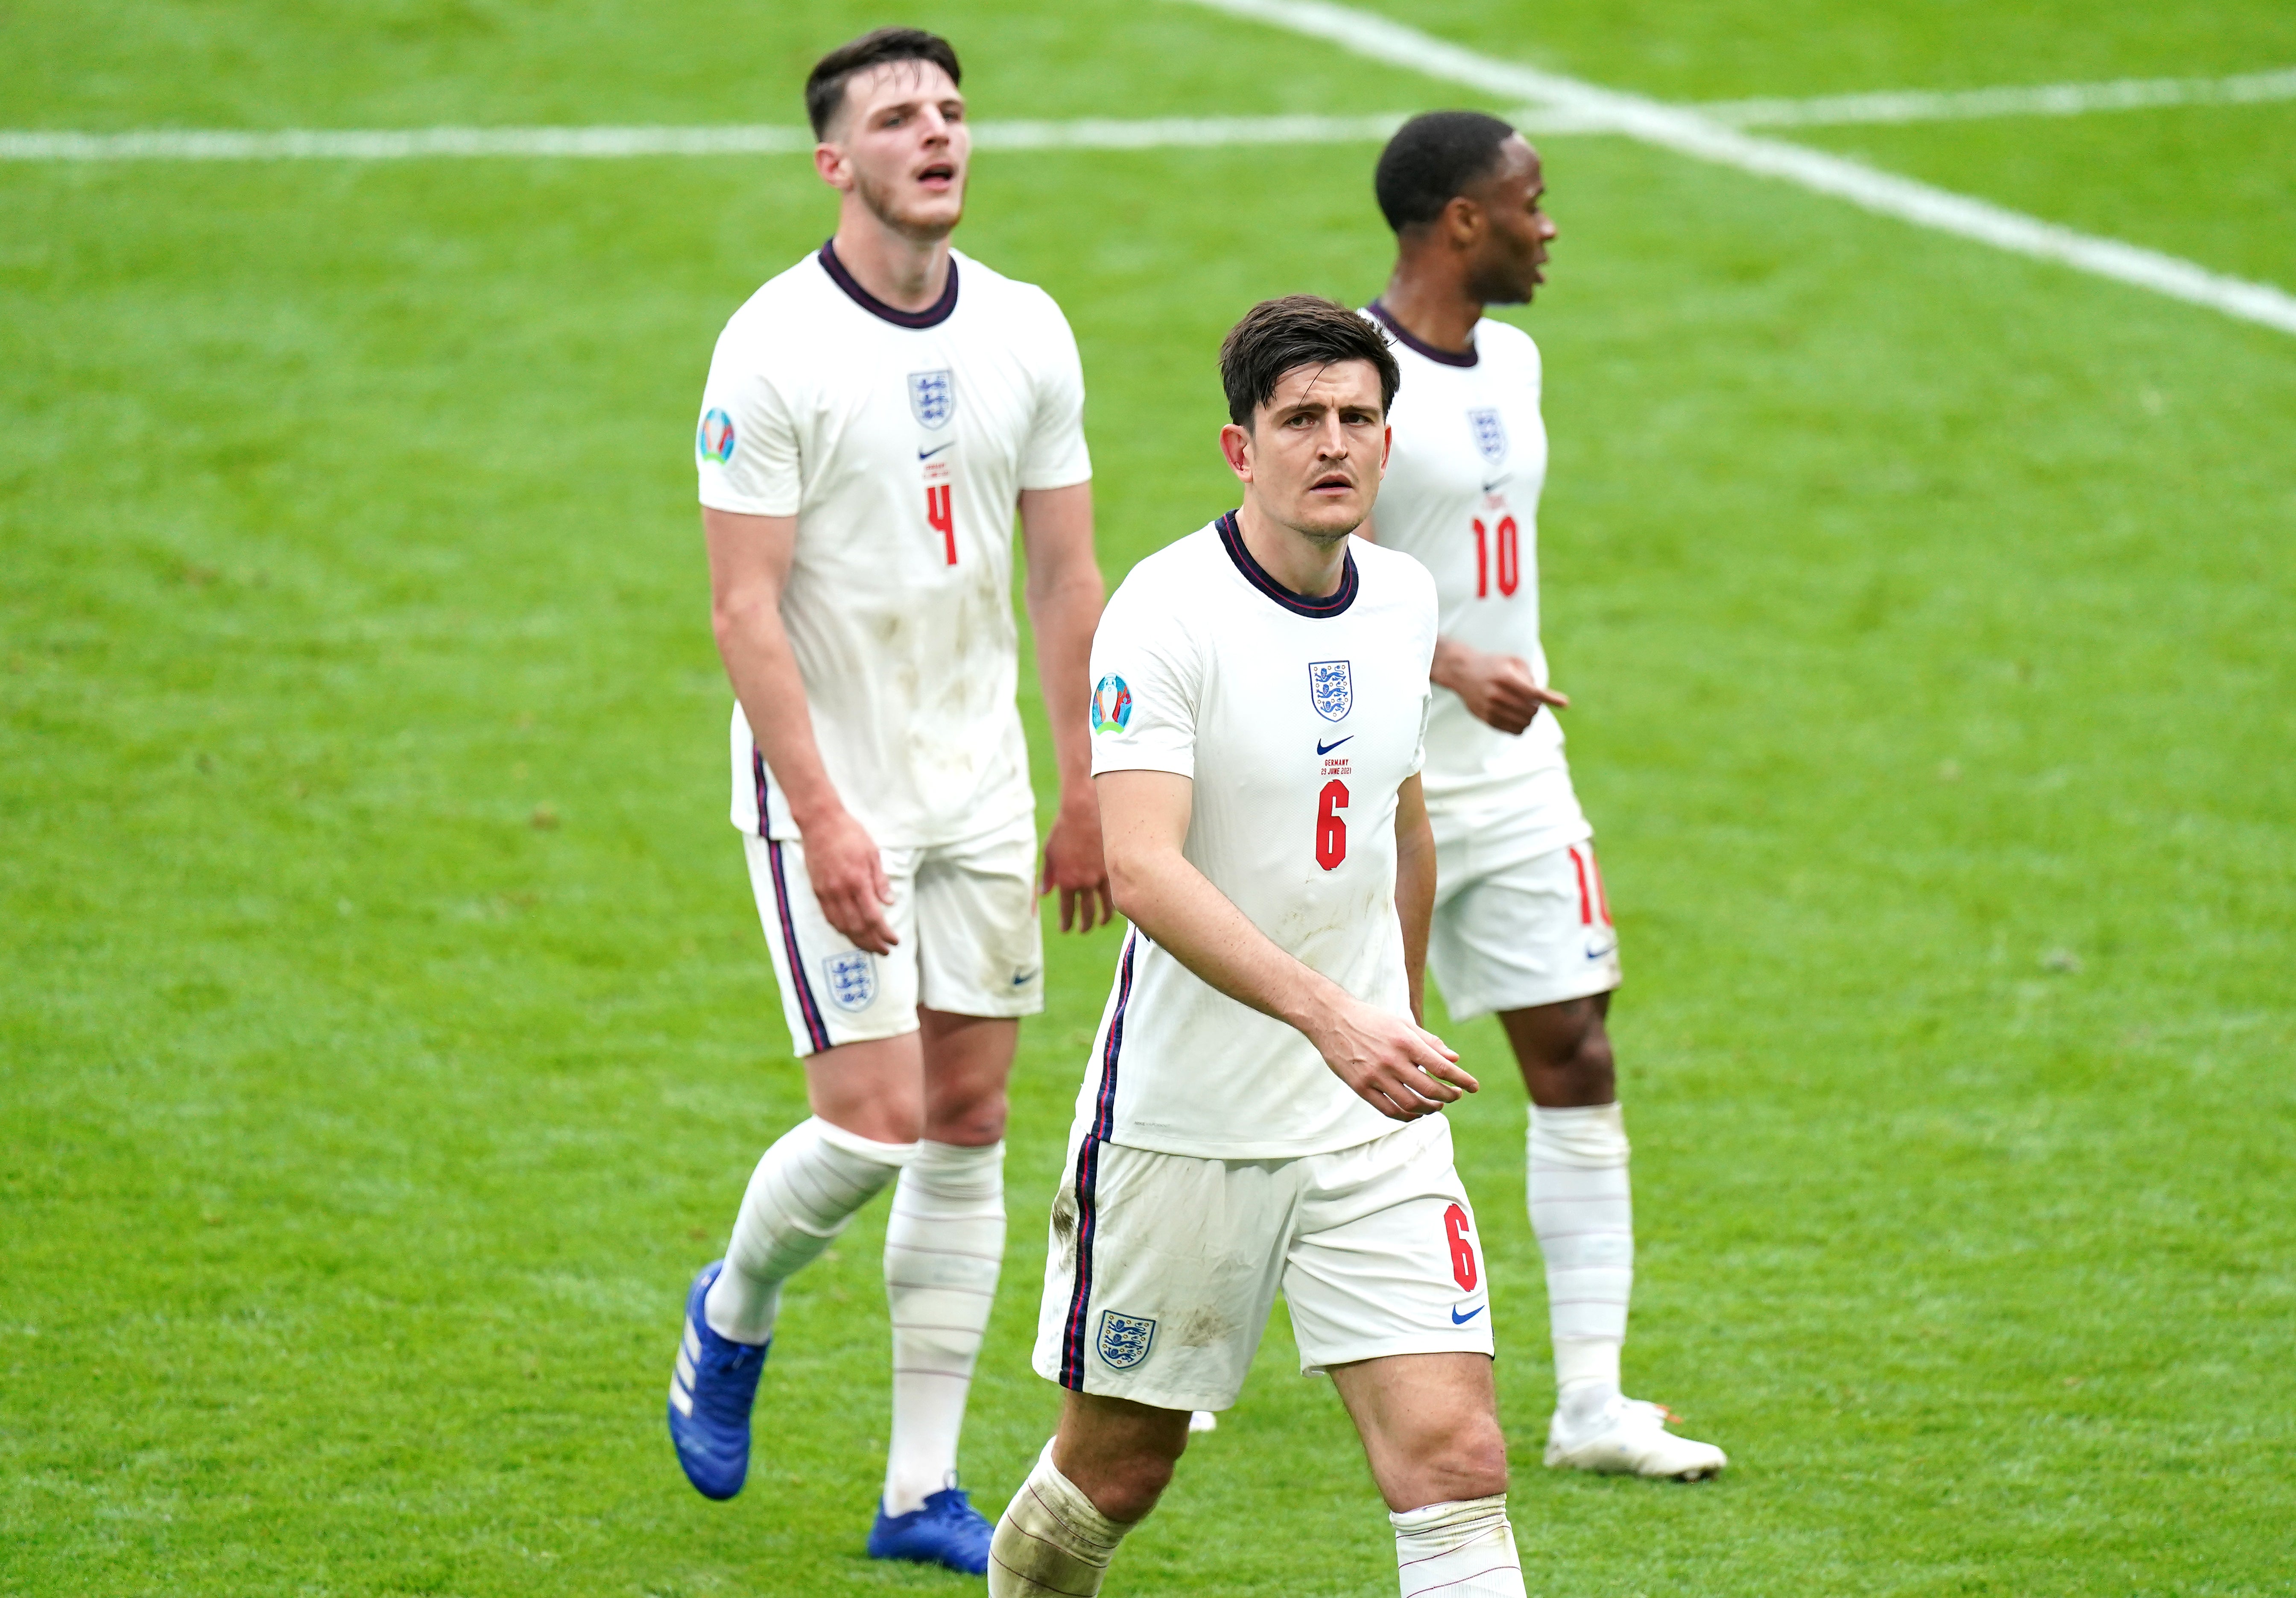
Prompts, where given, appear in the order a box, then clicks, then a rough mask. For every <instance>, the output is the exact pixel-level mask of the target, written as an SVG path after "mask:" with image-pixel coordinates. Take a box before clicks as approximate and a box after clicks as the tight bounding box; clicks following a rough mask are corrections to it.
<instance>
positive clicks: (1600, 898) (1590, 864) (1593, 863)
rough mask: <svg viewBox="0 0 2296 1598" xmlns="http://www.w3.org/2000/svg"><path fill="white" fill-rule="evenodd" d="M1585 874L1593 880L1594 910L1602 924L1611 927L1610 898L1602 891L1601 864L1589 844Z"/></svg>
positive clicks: (1593, 848)
mask: <svg viewBox="0 0 2296 1598" xmlns="http://www.w3.org/2000/svg"><path fill="white" fill-rule="evenodd" d="M1587 875H1588V876H1591V877H1593V878H1594V879H1595V911H1596V912H1597V913H1598V914H1600V915H1601V916H1602V918H1603V925H1604V926H1606V927H1607V926H1611V925H1612V924H1613V923H1612V922H1611V896H1610V895H1609V894H1607V893H1605V892H1603V863H1602V862H1601V861H1600V860H1597V859H1596V858H1595V846H1594V845H1593V844H1591V843H1590V844H1588V845H1587Z"/></svg>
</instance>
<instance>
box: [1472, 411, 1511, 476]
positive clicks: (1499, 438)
mask: <svg viewBox="0 0 2296 1598" xmlns="http://www.w3.org/2000/svg"><path fill="white" fill-rule="evenodd" d="M1467 425H1468V426H1469V427H1471V428H1472V429H1474V430H1475V447H1476V448H1477V449H1480V450H1481V451H1482V452H1483V459H1484V460H1486V461H1488V462H1489V463H1491V464H1492V465H1494V466H1496V465H1497V464H1498V463H1500V462H1501V461H1504V460H1505V459H1506V453H1507V437H1506V423H1505V422H1503V421H1501V420H1500V418H1499V414H1498V412H1497V410H1495V409H1484V410H1477V411H1469V412H1468V413H1467Z"/></svg>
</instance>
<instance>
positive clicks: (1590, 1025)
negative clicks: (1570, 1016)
mask: <svg viewBox="0 0 2296 1598" xmlns="http://www.w3.org/2000/svg"><path fill="white" fill-rule="evenodd" d="M1570 1069H1572V1070H1573V1071H1574V1072H1576V1073H1577V1074H1578V1075H1579V1076H1581V1077H1608V1076H1609V1075H1610V1074H1611V1069H1612V1060H1611V1029H1610V1028H1608V1027H1605V1026H1604V1025H1603V1018H1602V1017H1601V1016H1599V1015H1590V1016H1589V1017H1588V1018H1587V1025H1586V1028H1585V1029H1584V1030H1582V1031H1581V1032H1580V1033H1579V1041H1578V1043H1577V1045H1576V1046H1575V1047H1574V1048H1573V1049H1572V1050H1571V1053H1570Z"/></svg>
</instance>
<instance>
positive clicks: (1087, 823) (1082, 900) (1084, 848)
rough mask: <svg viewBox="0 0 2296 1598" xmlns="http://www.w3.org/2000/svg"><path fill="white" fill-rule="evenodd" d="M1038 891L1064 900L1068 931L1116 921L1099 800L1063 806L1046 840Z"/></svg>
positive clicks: (1063, 926) (1091, 798)
mask: <svg viewBox="0 0 2296 1598" xmlns="http://www.w3.org/2000/svg"><path fill="white" fill-rule="evenodd" d="M1037 893H1039V894H1040V895H1041V894H1047V893H1057V894H1059V895H1060V896H1061V930H1062V931H1063V932H1069V931H1076V932H1089V931H1091V930H1093V928H1094V927H1095V926H1105V925H1106V924H1107V923H1109V922H1112V921H1114V920H1115V919H1116V901H1115V899H1114V898H1113V897H1111V894H1110V889H1109V886H1108V861H1107V859H1106V857H1105V856H1103V855H1102V853H1101V848H1100V805H1099V802H1098V800H1097V799H1096V798H1095V797H1094V796H1092V795H1087V796H1086V799H1085V801H1084V802H1083V803H1081V804H1076V805H1063V806H1062V807H1061V813H1060V815H1059V816H1058V817H1057V818H1056V819H1055V820H1054V823H1053V832H1052V836H1050V837H1049V838H1047V839H1046V840H1045V870H1044V875H1043V876H1042V877H1041V878H1040V879H1039V880H1038V881H1037ZM1095 917H1096V918H1097V919H1095Z"/></svg>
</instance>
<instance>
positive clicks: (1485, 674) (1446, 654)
mask: <svg viewBox="0 0 2296 1598" xmlns="http://www.w3.org/2000/svg"><path fill="white" fill-rule="evenodd" d="M1427 675H1428V676H1429V677H1430V678H1431V680H1432V681H1433V682H1434V684H1435V685H1436V686H1437V687H1438V688H1448V689H1449V690H1450V691H1451V692H1454V693H1456V694H1457V695H1458V696H1459V698H1460V699H1461V700H1462V701H1464V702H1465V704H1466V707H1467V710H1468V713H1469V714H1470V715H1472V716H1473V717H1474V718H1475V719H1476V720H1477V721H1480V722H1481V723H1483V724H1484V725H1486V726H1491V727H1496V728H1497V729H1498V730H1499V731H1500V732H1502V733H1521V731H1522V730H1523V729H1524V728H1525V727H1527V726H1529V725H1530V723H1531V718H1532V717H1536V716H1537V715H1538V710H1539V707H1540V706H1542V705H1552V706H1553V707H1554V709H1558V710H1567V709H1570V697H1569V696H1568V695H1567V694H1562V693H1557V692H1554V690H1553V689H1552V688H1542V687H1540V686H1539V685H1538V678H1536V677H1534V676H1532V675H1531V671H1530V662H1529V661H1528V660H1524V659H1523V658H1522V657H1521V655H1502V654H1495V653H1493V652H1491V651H1488V650H1480V649H1477V648H1475V647H1474V646H1472V644H1466V643H1459V642H1458V641H1457V640H1456V639H1452V638H1438V639H1437V640H1436V641H1435V663H1434V665H1433V666H1432V667H1431V668H1429V670H1428V673H1427Z"/></svg>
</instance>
